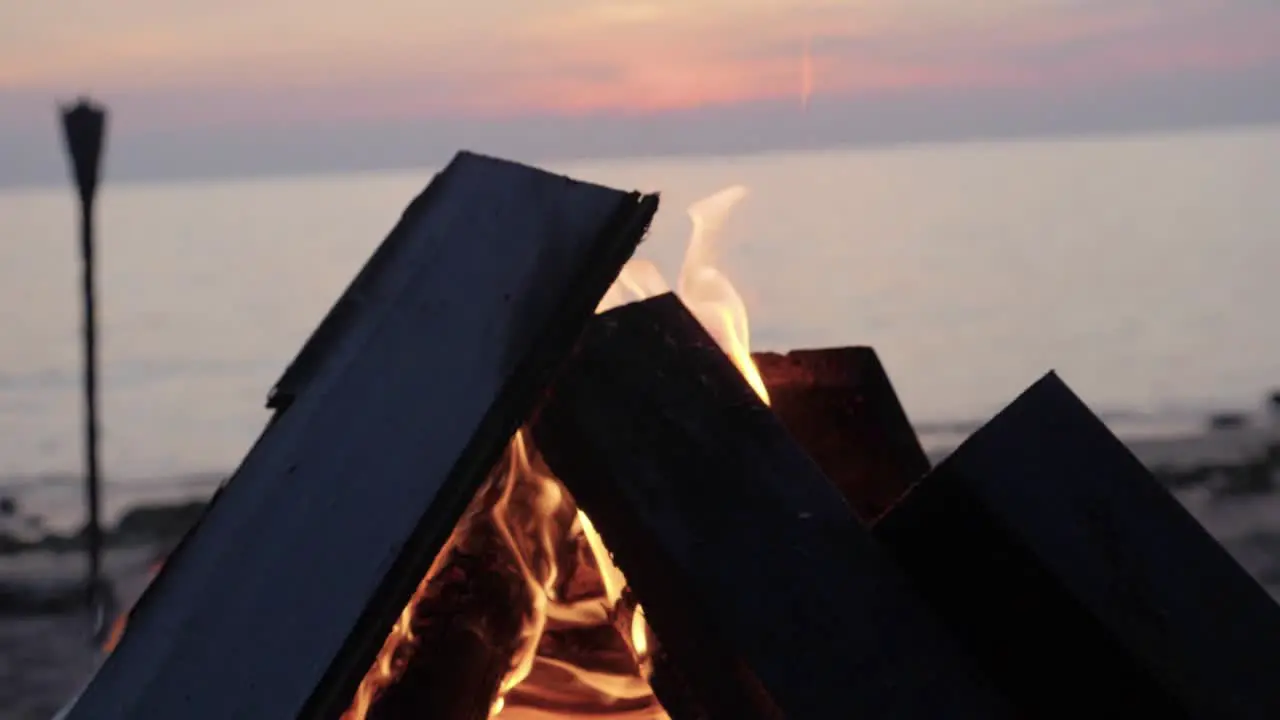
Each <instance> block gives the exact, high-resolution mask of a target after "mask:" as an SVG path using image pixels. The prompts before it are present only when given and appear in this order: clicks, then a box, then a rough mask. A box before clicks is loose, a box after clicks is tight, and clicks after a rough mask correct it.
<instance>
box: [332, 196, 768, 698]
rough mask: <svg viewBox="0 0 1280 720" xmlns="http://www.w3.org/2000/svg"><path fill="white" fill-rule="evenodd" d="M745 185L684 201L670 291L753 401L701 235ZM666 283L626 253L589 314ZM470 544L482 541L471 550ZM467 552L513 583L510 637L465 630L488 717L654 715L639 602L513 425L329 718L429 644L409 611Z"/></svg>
mask: <svg viewBox="0 0 1280 720" xmlns="http://www.w3.org/2000/svg"><path fill="white" fill-rule="evenodd" d="M745 195H746V189H745V188H743V187H731V188H728V189H726V190H723V191H721V192H719V193H716V194H715V195H712V196H710V197H708V198H706V199H704V200H702V201H700V202H698V203H695V204H694V205H693V206H691V207H690V208H689V216H690V218H691V219H692V221H693V231H692V236H691V238H690V240H689V246H688V250H687V252H686V255H685V259H684V263H683V266H682V268H681V271H680V276H679V279H678V280H677V284H676V293H677V294H678V295H679V296H680V297H681V299H682V300H683V301H684V303H685V304H686V305H687V306H688V307H689V309H690V310H691V311H692V312H693V313H694V315H695V316H697V317H698V319H699V320H700V321H701V322H702V324H703V325H704V326H705V327H706V328H707V330H708V331H709V333H710V334H711V335H712V337H714V338H715V339H716V341H717V342H718V343H719V344H720V346H721V347H722V348H724V350H725V352H726V353H727V354H728V355H729V357H730V358H732V359H733V361H734V363H735V364H736V365H737V367H738V368H739V369H740V370H741V371H742V374H743V376H744V377H745V378H746V379H747V381H748V382H749V383H750V384H751V386H752V387H753V388H754V389H755V390H756V392H757V393H758V394H759V395H760V397H761V398H763V399H764V400H765V401H766V402H767V401H768V394H767V392H766V391H765V387H764V381H763V380H762V379H761V377H760V373H759V372H758V371H757V369H756V367H755V364H754V363H753V361H752V360H751V354H750V336H749V329H748V323H747V313H746V308H745V306H744V304H743V301H742V298H741V297H740V296H739V295H738V293H737V291H736V290H735V289H734V287H733V284H732V283H731V282H730V281H729V279H728V278H727V277H726V276H725V275H724V274H723V273H722V272H721V271H720V270H719V269H718V268H717V267H716V266H715V264H714V260H715V255H714V249H715V245H714V241H715V237H716V235H717V233H718V231H719V229H720V226H721V225H722V224H723V221H724V219H725V217H726V216H727V214H728V212H729V210H730V209H731V208H732V207H733V206H734V205H735V204H736V203H737V202H738V201H739V200H741V199H742V198H743V197H744V196H745ZM669 289H670V287H669V285H668V283H667V282H666V281H665V279H664V278H663V277H662V274H661V272H659V270H658V269H657V267H656V266H655V265H654V264H653V263H651V262H649V261H646V260H632V261H631V262H630V263H628V265H627V266H626V267H625V268H624V269H623V271H622V274H621V275H620V276H619V277H618V280H617V282H616V283H615V284H614V286H613V287H612V288H610V290H609V292H608V293H607V294H606V295H605V297H604V299H603V300H602V301H601V304H600V307H599V308H598V309H597V311H598V312H603V311H605V310H608V309H610V308H612V307H616V306H618V305H622V304H625V303H628V302H633V301H637V300H643V299H645V298H648V297H652V296H655V295H659V294H661V293H664V292H667V291H669ZM494 539H496V540H497V541H498V542H497V543H495V542H494ZM484 545H487V546H489V547H488V548H487V549H485V550H480V549H479V547H480V546H484ZM495 551H496V552H495ZM476 552H481V553H488V554H490V555H496V556H497V557H493V558H491V561H490V565H489V566H488V568H487V569H486V570H485V571H484V572H490V573H492V572H499V573H501V572H507V573H509V574H510V575H511V576H512V577H511V580H512V582H513V584H514V586H515V587H517V588H518V591H516V592H513V593H512V594H513V595H514V596H517V597H516V598H515V602H516V603H518V604H517V606H516V607H514V608H512V609H510V612H517V613H518V615H519V622H518V623H517V624H516V627H515V628H514V630H513V631H512V632H511V636H510V637H499V636H497V635H495V634H494V633H493V631H494V629H495V628H494V626H493V624H492V623H490V624H489V626H488V627H486V628H475V631H476V632H477V633H478V634H479V635H480V637H481V638H482V639H483V640H484V641H485V642H486V643H487V644H488V645H489V647H491V648H494V649H495V650H499V651H501V650H504V649H505V650H506V651H507V657H509V658H510V659H509V661H508V662H507V665H506V670H505V674H504V675H503V677H502V680H501V682H500V684H499V686H498V694H497V697H496V698H495V700H494V702H493V705H492V707H491V710H490V717H493V718H502V719H503V720H513V719H519V720H525V719H529V720H533V719H535V718H556V717H581V718H635V719H637V720H639V719H642V718H666V717H667V714H666V712H665V711H664V710H663V709H662V706H661V705H660V704H659V703H658V700H657V698H655V697H654V694H653V691H652V689H651V688H650V686H649V683H648V677H649V673H650V671H651V668H650V652H651V651H652V637H651V635H650V632H649V628H648V626H647V625H646V623H645V620H644V608H643V607H641V606H640V605H639V604H637V603H636V602H635V601H634V599H633V598H632V597H631V595H630V593H629V592H628V589H627V580H626V577H624V576H623V574H622V572H621V571H620V570H619V569H618V568H617V567H616V566H615V565H614V564H613V560H612V559H611V556H610V554H609V551H608V549H607V548H606V547H605V545H604V542H603V540H602V539H601V538H600V536H599V534H597V533H596V531H595V528H594V527H593V526H592V523H591V519H590V518H589V517H587V515H586V513H584V512H582V511H581V510H579V509H578V508H577V506H576V505H575V504H574V501H573V498H572V497H571V496H570V495H569V493H568V491H567V490H565V488H564V486H563V485H562V484H561V483H560V481H559V480H558V479H557V478H556V477H554V476H553V475H552V474H551V473H550V471H549V470H548V469H547V467H546V465H545V464H543V463H542V461H541V459H540V458H539V456H538V453H537V450H536V448H534V447H532V445H531V443H530V438H529V434H528V433H527V432H526V431H525V430H521V431H520V432H518V433H517V434H516V435H515V437H513V438H512V440H511V443H510V445H509V446H508V447H507V450H506V453H505V454H504V457H503V459H502V461H501V462H499V463H498V465H497V467H496V468H495V469H494V471H493V473H492V474H491V475H490V478H489V480H488V482H487V483H486V485H485V487H484V488H483V489H482V490H481V491H480V492H479V493H478V494H477V496H476V500H475V501H473V503H472V506H471V507H470V508H469V509H468V511H467V513H466V515H465V517H464V518H463V520H462V521H461V522H460V523H459V525H458V527H457V529H456V530H455V531H454V533H453V536H452V537H451V538H450V540H449V542H448V543H447V545H446V547H445V549H444V550H443V551H442V552H441V553H440V555H439V556H438V557H437V559H436V562H435V564H434V565H433V567H432V568H431V570H430V571H429V572H428V574H427V576H426V578H424V579H423V581H422V583H421V584H420V585H419V587H418V589H417V591H416V592H415V593H414V596H413V598H412V599H411V600H410V601H409V604H408V605H407V606H406V607H405V609H404V612H403V613H402V614H401V616H400V620H399V622H397V623H396V625H395V627H394V628H393V629H392V631H391V634H390V635H389V636H388V637H387V640H386V642H385V643H384V644H383V647H382V650H381V652H379V654H378V658H377V661H376V662H375V663H374V666H373V667H372V668H371V669H370V671H369V673H368V674H367V675H366V676H365V678H364V680H363V681H362V683H361V684H360V688H359V691H358V692H357V695H356V698H355V700H354V702H353V703H352V705H351V707H350V708H349V709H348V710H347V712H346V713H345V714H344V716H343V720H365V718H367V717H368V716H369V710H370V707H371V706H372V705H373V703H374V702H375V700H376V698H377V697H378V696H379V694H380V693H382V692H384V691H386V690H387V689H388V688H389V687H391V686H392V685H394V684H395V683H396V682H397V681H398V680H399V679H400V675H401V673H402V672H403V671H404V669H405V667H406V663H407V661H408V660H407V659H408V658H409V657H411V656H412V653H414V652H427V653H429V652H432V648H431V647H429V646H427V645H428V643H427V642H424V641H423V638H421V637H419V635H418V634H417V633H416V632H415V625H414V619H415V618H417V617H419V616H420V615H421V613H420V608H421V606H422V605H423V604H424V603H427V602H430V601H431V600H430V599H431V598H432V597H433V590H434V588H435V587H436V586H437V585H440V584H442V583H443V584H447V583H448V582H449V580H448V579H447V577H446V576H447V575H448V574H449V568H450V567H451V566H453V565H456V564H457V560H458V558H460V557H465V556H467V555H469V554H474V553H476ZM451 621H456V618H455V619H451Z"/></svg>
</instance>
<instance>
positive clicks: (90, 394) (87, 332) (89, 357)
mask: <svg viewBox="0 0 1280 720" xmlns="http://www.w3.org/2000/svg"><path fill="white" fill-rule="evenodd" d="M61 114H62V128H63V131H64V135H65V138H66V143H67V150H68V151H69V153H70V155H71V169H72V173H73V175H74V179H75V183H76V189H77V190H78V191H79V195H80V258H81V261H82V264H81V270H82V295H83V312H84V401H85V404H84V408H85V415H84V442H85V456H84V459H85V496H86V500H87V503H88V521H87V523H86V527H85V536H86V538H85V539H86V541H87V543H88V551H89V577H88V599H89V604H90V607H91V608H92V609H93V610H94V611H95V614H101V615H104V617H102V618H96V617H95V634H97V633H98V632H99V631H100V630H101V629H102V628H101V627H98V626H105V623H106V618H105V614H106V612H107V608H105V607H100V605H102V603H103V602H104V600H105V597H104V596H103V594H101V590H102V589H103V583H102V528H101V519H100V497H99V477H98V351H97V336H98V328H97V318H96V316H95V312H94V267H93V201H94V195H95V193H96V191H97V188H98V167H99V161H100V160H101V158H102V145H103V136H104V135H105V131H106V124H107V113H106V110H105V109H103V108H102V107H100V106H98V105H96V104H95V103H93V102H92V101H90V100H87V99H85V98H81V99H80V100H79V101H77V102H76V103H75V104H74V105H71V106H64V107H63V108H61Z"/></svg>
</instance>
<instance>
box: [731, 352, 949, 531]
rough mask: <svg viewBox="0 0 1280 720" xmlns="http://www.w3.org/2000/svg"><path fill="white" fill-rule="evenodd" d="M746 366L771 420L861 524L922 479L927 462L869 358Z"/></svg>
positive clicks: (767, 360) (788, 358)
mask: <svg viewBox="0 0 1280 720" xmlns="http://www.w3.org/2000/svg"><path fill="white" fill-rule="evenodd" d="M752 358H753V359H754V360H755V363H756V367H757V368H758V369H759V370H760V375H761V377H762V378H763V379H764V384H765V387H766V388H767V389H768V390H769V405H770V407H771V408H772V409H773V412H774V413H775V414H776V415H777V416H778V418H779V419H780V420H782V424H783V425H784V426H785V427H786V428H787V432H789V433H791V436H792V437H793V438H795V440H796V442H797V443H799V444H800V447H802V448H804V450H805V452H807V453H809V457H811V458H813V459H814V461H815V462H817V463H818V467H820V468H822V472H823V473H824V474H825V475H826V476H827V477H828V478H830V479H831V481H832V482H833V483H835V486H836V488H837V489H839V490H840V493H841V494H842V495H844V497H845V500H846V501H847V502H848V503H849V506H850V507H852V508H853V511H854V512H855V513H856V514H857V515H858V518H859V519H861V520H862V521H864V522H867V523H870V522H872V521H874V520H875V519H876V518H877V517H879V516H880V515H881V514H882V513H884V511H885V510H887V509H888V508H889V506H890V505H892V504H893V503H894V502H896V501H897V500H898V498H900V497H902V494H903V493H905V492H906V491H907V488H909V487H911V485H912V483H915V482H916V481H917V480H919V479H920V478H922V477H924V475H925V473H927V472H929V458H928V456H926V455H925V453H924V449H923V448H922V447H921V446H920V440H919V439H918V438H917V437H916V433H915V430H914V429H912V427H911V422H910V421H909V420H907V414H906V412H905V411H904V410H903V409H902V404H901V403H900V402H899V401H898V395H897V393H895V392H894V390H893V384H892V383H890V382H889V376H888V375H887V374H886V373H885V371H884V366H883V365H881V364H880V359H879V358H878V357H876V352H875V350H873V349H871V348H869V347H845V348H829V349H823V350H794V351H792V352H789V353H787V354H786V355H780V354H777V353H755V354H754V355H752Z"/></svg>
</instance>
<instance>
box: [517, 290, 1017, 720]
mask: <svg viewBox="0 0 1280 720" xmlns="http://www.w3.org/2000/svg"><path fill="white" fill-rule="evenodd" d="M534 434H535V438H536V440H537V442H538V446H539V448H540V449H541V450H542V452H543V454H544V457H545V459H546V461H547V463H548V465H549V466H550V467H551V469H552V470H553V471H555V473H556V474H557V475H558V476H559V477H560V478H561V479H562V481H563V482H564V483H565V485H566V486H567V487H568V488H569V490H570V492H572V493H573V496H574V497H575V498H576V499H577V501H578V503H579V504H580V505H581V506H582V507H583V508H584V509H585V510H586V511H587V513H588V514H589V515H590V516H591V517H592V518H593V519H594V520H595V524H596V527H597V529H598V530H599V531H600V533H601V534H602V535H603V537H604V539H605V542H606V544H607V545H608V546H609V548H610V549H611V551H612V552H613V554H614V557H615V559H616V560H617V562H618V565H619V567H620V568H621V569H622V570H623V571H624V572H625V573H626V575H627V578H628V580H629V582H630V584H631V586H632V588H633V589H634V590H635V592H636V595H637V597H638V599H639V600H640V602H641V603H643V605H644V607H645V612H646V616H647V618H648V619H649V621H650V623H651V625H652V627H653V629H654V632H655V634H656V635H657V636H658V639H659V641H660V643H661V645H662V647H663V649H664V651H665V652H666V654H667V656H668V659H670V660H672V661H673V662H675V663H677V664H678V665H679V670H680V672H681V674H682V675H684V676H685V679H686V680H687V682H688V684H689V685H690V686H692V687H693V688H694V689H695V691H696V692H697V694H698V698H697V700H698V703H697V704H698V705H700V706H701V707H702V708H703V709H704V710H705V711H706V712H707V714H708V715H709V716H710V717H715V718H733V719H734V720H746V719H749V718H774V717H788V718H825V717H856V718H861V719H863V720H875V719H876V718H890V717H892V718H942V717H946V718H999V717H1005V715H1004V712H1005V706H1004V700H1003V699H1002V698H1000V697H998V696H997V694H996V693H995V692H994V691H992V690H991V689H990V688H989V687H987V685H986V684H985V682H984V681H982V680H980V679H979V678H978V677H977V675H976V674H975V673H974V672H973V671H972V669H971V666H970V664H969V660H968V659H967V658H965V657H963V656H962V655H961V653H960V652H959V651H958V650H957V647H956V645H955V643H954V641H953V639H952V638H950V637H949V636H948V635H947V632H946V631H945V630H944V629H943V626H942V624H941V623H940V622H939V621H938V620H937V618H935V617H934V616H933V615H932V614H931V612H930V611H929V610H928V609H927V608H926V606H925V604H924V602H923V601H922V600H921V599H920V598H918V597H917V596H915V595H914V594H913V592H912V590H911V589H910V588H909V587H908V585H907V583H906V580H905V578H904V577H903V576H901V575H900V573H899V572H898V571H897V570H896V568H895V567H894V566H893V565H892V563H891V562H890V561H888V559H887V558H886V557H885V556H884V555H883V554H882V552H881V551H880V549H879V548H878V547H876V545H875V544H874V542H873V541H872V540H871V538H870V535H869V533H868V531H866V530H864V529H863V528H862V527H861V526H860V525H859V524H858V522H857V521H856V520H855V519H854V517H853V515H852V514H851V513H850V511H849V508H848V507H847V506H846V505H845V503H844V502H843V500H842V498H841V496H840V494H839V493H838V492H837V491H836V489H835V488H834V487H833V486H832V485H831V483H830V482H829V481H828V480H827V479H826V478H825V477H824V476H823V475H822V472H821V471H820V470H819V469H818V467H817V466H816V465H815V464H814V463H813V461H812V460H811V459H810V458H809V457H808V456H806V455H805V454H804V452H803V451H802V450H801V449H800V448H799V447H797V446H796V444H795V443H794V442H793V441H792V439H791V438H790V437H789V436H788V434H787V432H786V430H785V429H784V428H783V427H782V425H781V424H780V423H779V421H778V419H777V418H776V417H775V416H774V415H773V413H772V412H770V411H769V409H768V408H767V407H766V406H765V405H763V404H762V403H761V401H760V400H759V398H758V397H756V395H755V394H754V393H753V392H752V390H751V389H750V388H749V387H748V385H747V384H746V382H745V381H744V380H743V378H742V376H741V375H740V374H739V373H738V371H737V370H736V368H734V367H733V365H732V364H731V363H730V361H729V360H728V358H727V357H726V356H725V355H724V354H723V353H722V352H721V351H720V350H719V348H718V347H717V346H716V345H715V343H714V342H713V341H712V339H711V338H710V337H709V336H708V335H707V333H706V332H705V330H703V328H702V327H701V326H700V325H699V324H698V322H697V321H696V320H695V319H694V318H693V317H692V316H691V315H690V314H689V313H688V311H687V310H686V309H685V308H684V306H683V305H682V304H681V303H680V301H679V300H677V299H676V298H675V297H674V296H673V295H664V296H660V297H658V298H654V299H651V300H647V301H645V302H642V303H636V304H633V305H628V306H624V307H622V308H618V309H616V310H613V311H610V312H609V313H606V314H604V315H601V316H599V317H597V318H596V319H595V320H593V321H592V323H591V324H590V326H589V327H588V330H587V332H586V334H585V335H584V338H583V340H582V342H581V343H580V345H579V348H578V350H577V351H575V354H574V356H573V357H572V359H571V361H570V362H569V363H567V364H566V367H565V369H564V372H563V373H562V374H561V375H560V376H559V377H558V379H557V381H556V384H555V385H554V386H553V392H552V394H551V396H550V398H549V399H548V401H547V402H546V403H545V404H544V406H543V407H542V409H541V411H540V412H539V415H538V418H537V421H536V423H535V425H534Z"/></svg>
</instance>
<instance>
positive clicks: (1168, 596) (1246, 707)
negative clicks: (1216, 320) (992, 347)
mask: <svg viewBox="0 0 1280 720" xmlns="http://www.w3.org/2000/svg"><path fill="white" fill-rule="evenodd" d="M875 534H876V536H877V537H878V538H879V539H880V540H881V541H882V542H883V543H884V545H886V546H887V547H888V548H889V549H890V550H891V552H892V553H893V554H894V555H895V557H897V559H898V560H899V562H900V564H901V565H902V566H903V567H904V568H905V569H906V570H907V572H908V574H909V575H910V576H911V578H912V580H913V582H914V583H915V584H916V585H917V587H919V588H920V590H921V591H922V592H923V593H924V594H925V595H926V597H928V598H929V600H930V601H931V603H932V604H933V605H934V606H935V608H936V609H937V611H938V613H939V614H941V615H942V616H943V617H944V618H945V619H946V620H947V621H948V623H949V624H950V625H951V627H952V628H953V630H954V631H955V632H956V633H957V634H958V635H960V636H961V637H962V638H963V639H964V640H965V642H966V643H967V645H968V646H969V647H970V649H971V651H972V652H973V653H975V654H976V655H977V656H978V657H980V658H982V660H983V662H984V665H985V667H986V668H987V669H988V671H989V673H990V675H991V676H992V678H993V679H994V680H995V681H996V682H998V683H999V684H1000V685H1001V686H1002V687H1003V688H1004V689H1005V690H1006V692H1007V693H1009V694H1010V695H1011V696H1013V697H1014V698H1015V700H1017V701H1018V702H1019V704H1020V705H1021V706H1022V707H1024V708H1026V709H1027V710H1028V711H1029V714H1030V715H1031V716H1032V717H1043V718H1064V719H1065V718H1078V717H1126V718H1127V717H1170V718H1192V719H1195V720H1200V719H1203V720H1209V719H1210V718H1212V719H1213V720H1243V719H1245V718H1250V719H1252V718H1257V719H1258V720H1262V719H1263V718H1276V717H1280V685H1277V684H1276V682H1275V672H1276V670H1277V669H1280V608H1277V606H1276V604H1275V603H1274V602H1273V601H1272V600H1271V598H1270V597H1268V596H1267V594H1266V592H1265V591H1264V590H1263V589H1262V588H1261V587H1260V586H1259V585H1258V583H1257V582H1255V581H1254V580H1253V579H1252V578H1250V577H1249V575H1248V574H1247V573H1246V572H1245V571H1244V570H1243V569H1242V568H1241V567H1240V566H1239V565H1238V564H1237V563H1236V562H1235V560H1233V559H1232V558H1231V556H1230V555H1228V554H1227V552H1226V551H1225V550H1224V549H1223V548H1222V547H1221V546H1219V545H1218V543H1217V542H1216V541H1215V540H1214V539H1213V538H1212V537H1211V536H1210V535H1209V534H1208V533H1207V532H1206V531H1205V530H1204V529H1203V528H1201V527H1200V525H1199V524H1198V523H1197V522H1196V521H1195V519H1194V518H1192V517H1191V515H1190V514H1188V513H1187V512H1186V510H1184V509H1183V507H1182V506H1181V505H1180V504H1179V503H1178V501H1177V500H1176V499H1175V498H1173V497H1172V496H1171V495H1170V494H1169V493H1168V492H1167V491H1166V490H1165V489H1164V488H1162V487H1161V486H1160V485H1159V484H1158V483H1157V482H1156V481H1155V479H1154V478H1152V477H1151V475H1150V474H1149V473H1148V472H1147V471H1146V470H1145V469H1144V468H1143V466H1142V464H1141V463H1140V462H1139V461H1138V460H1137V459H1136V458H1135V457H1134V456H1133V454H1132V453H1130V452H1129V451H1128V450H1127V449H1126V448H1125V446H1124V445H1123V444H1122V443H1121V442H1120V441H1119V440H1118V439H1116V438H1115V436H1113V435H1112V434H1111V432H1110V431H1109V430H1108V429H1107V428H1106V426H1105V425H1103V423H1102V422H1101V421H1100V420H1099V419H1098V418H1097V417H1096V416H1095V415H1094V414H1093V413H1092V412H1090V411H1089V409H1088V408H1087V407H1086V406H1085V405H1084V403H1082V402H1081V401H1080V400H1079V399H1078V398H1077V397H1076V396H1075V395H1074V394H1072V392H1071V391H1070V390H1069V389H1068V388H1067V386H1066V385H1065V384H1063V382H1062V381H1061V380H1060V379H1059V378H1058V377H1057V376H1056V375H1053V374H1052V373H1051V374H1049V375H1048V376H1046V377H1045V378H1044V379H1042V380H1040V381H1039V382H1037V383H1036V384H1035V385H1033V386H1032V387H1031V388H1030V389H1029V390H1027V391H1026V392H1025V393H1024V394H1023V395H1022V396H1021V397H1019V398H1018V399H1017V400H1016V401H1015V402H1014V403H1013V404H1012V405H1010V406H1009V407H1008V408H1006V409H1005V410H1004V411H1002V412H1001V413H1000V414H998V415H997V416H996V417H995V419H993V420H992V421H991V422H989V423H988V424H987V425H986V426H984V427H983V428H982V429H980V430H978V431H977V432H976V433H975V434H974V435H973V436H972V437H970V438H969V440H968V441H966V442H965V443H964V444H963V445H961V446H960V448H959V449H957V450H956V451H955V453H954V454H952V455H951V456H950V457H949V458H947V459H946V460H945V461H943V462H942V463H941V464H940V465H939V466H938V467H937V468H936V469H935V470H934V471H933V472H932V473H930V475H929V476H928V477H926V478H925V479H924V480H923V481H922V482H920V483H919V484H918V485H916V486H915V487H914V488H913V489H912V490H911V491H910V492H909V493H908V494H907V496H906V497H905V498H904V499H903V500H902V501H901V503H900V504H898V505H897V506H896V507H894V508H893V509H892V510H890V512H889V513H888V514H887V515H885V516H884V517H883V518H882V519H881V521H880V522H879V523H878V524H877V525H876V527H875Z"/></svg>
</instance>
